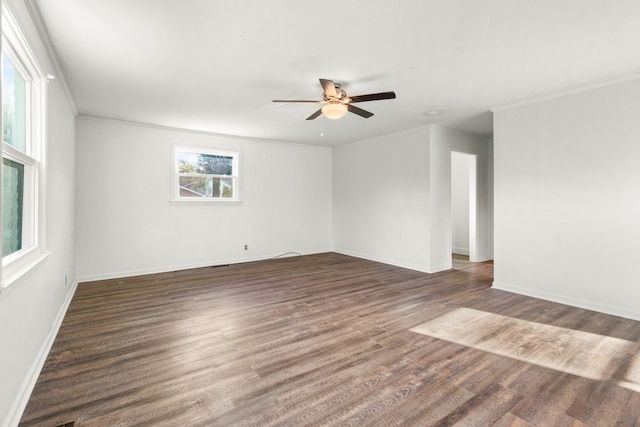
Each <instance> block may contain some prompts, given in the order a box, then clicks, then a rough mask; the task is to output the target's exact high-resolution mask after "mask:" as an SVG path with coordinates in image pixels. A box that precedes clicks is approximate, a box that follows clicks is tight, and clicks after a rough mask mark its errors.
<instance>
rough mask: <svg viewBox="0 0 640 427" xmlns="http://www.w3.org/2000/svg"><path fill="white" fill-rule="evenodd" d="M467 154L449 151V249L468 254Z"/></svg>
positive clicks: (469, 160) (469, 159)
mask: <svg viewBox="0 0 640 427" xmlns="http://www.w3.org/2000/svg"><path fill="white" fill-rule="evenodd" d="M471 161H474V162H475V160H474V159H473V157H472V156H471V155H469V154H464V153H459V152H456V151H454V152H452V153H451V251H452V252H453V253H454V254H461V255H469V178H470V177H469V168H470V164H469V163H470V162H471Z"/></svg>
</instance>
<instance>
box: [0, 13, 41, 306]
mask: <svg viewBox="0 0 640 427" xmlns="http://www.w3.org/2000/svg"><path fill="white" fill-rule="evenodd" d="M2 50H3V51H4V53H5V55H7V57H9V59H11V61H12V63H13V65H14V67H16V69H17V70H18V71H19V72H20V73H21V75H23V76H26V77H27V79H25V80H26V81H27V82H28V85H27V93H26V96H27V97H28V99H29V111H28V112H27V114H28V115H29V120H28V124H27V129H26V131H27V134H26V137H27V141H28V142H27V150H26V151H27V153H26V154H25V153H22V152H21V151H19V150H17V149H15V148H14V147H12V146H10V145H9V144H5V143H4V141H3V142H2V145H3V147H2V148H3V157H7V158H9V159H12V160H18V162H19V163H24V164H26V165H28V166H29V167H28V168H25V178H24V179H25V194H24V205H23V223H28V224H29V225H30V226H29V227H28V229H27V228H23V242H25V243H26V244H24V245H23V247H22V249H20V250H19V251H16V252H14V253H12V254H10V255H8V256H6V257H5V256H3V257H2V268H1V271H0V273H1V276H2V280H1V282H0V293H2V290H3V289H6V288H8V287H9V286H10V285H12V284H13V283H14V282H16V281H17V280H19V279H20V278H21V277H22V276H24V275H26V274H28V273H29V272H30V271H32V270H33V269H34V268H35V267H36V266H37V265H38V264H40V263H41V262H42V261H43V260H44V259H46V258H47V257H48V255H49V252H48V251H47V250H46V245H45V231H44V224H45V219H44V200H45V198H44V187H45V182H44V167H45V165H44V159H45V158H46V149H45V147H46V104H47V90H46V88H47V82H48V80H47V78H46V73H44V71H43V70H42V69H41V68H40V66H39V65H38V61H37V60H36V57H35V54H34V53H33V51H32V50H31V48H30V47H29V45H28V43H27V41H26V38H25V36H24V33H23V32H22V30H21V29H20V26H19V24H18V22H17V21H16V19H15V18H14V15H13V13H12V12H11V10H10V9H9V7H8V5H7V4H6V3H4V2H2ZM27 169H29V170H30V172H29V173H27ZM28 180H31V182H28ZM1 182H2V176H1V175H0V184H1ZM0 188H1V186H0ZM0 200H1V199H0Z"/></svg>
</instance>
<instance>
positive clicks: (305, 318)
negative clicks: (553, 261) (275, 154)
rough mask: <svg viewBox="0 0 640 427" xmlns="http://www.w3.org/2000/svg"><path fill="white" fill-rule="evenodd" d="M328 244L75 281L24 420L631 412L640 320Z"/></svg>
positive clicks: (194, 421)
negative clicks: (320, 250)
mask: <svg viewBox="0 0 640 427" xmlns="http://www.w3.org/2000/svg"><path fill="white" fill-rule="evenodd" d="M454 265H455V268H456V269H454V270H449V271H446V272H442V273H438V274H424V273H419V272H415V271H411V270H406V269H402V268H398V267H393V266H388V265H384V264H379V263H375V262H370V261H365V260H361V259H357V258H352V257H347V256H343V255H339V254H333V253H328V254H319V255H311V256H303V257H293V258H282V259H275V260H269V261H262V262H254V263H247V264H239V265H231V266H225V267H216V268H201V269H195V270H189V271H181V272H176V273H165V274H157V275H149V276H142V277H135V278H126V279H118V280H109V281H102V282H93V283H85V284H81V285H79V286H78V289H77V291H76V294H75V296H74V298H73V300H72V302H71V305H70V307H69V310H68V312H67V315H66V317H65V319H64V322H63V324H62V326H61V329H60V332H59V334H58V336H57V338H56V341H55V343H54V345H53V348H52V350H51V353H50V354H49V356H48V359H47V361H46V363H45V366H44V368H43V371H42V373H41V375H40V377H39V379H38V382H37V384H36V386H35V389H34V392H33V394H32V396H31V399H30V401H29V403H28V405H27V408H26V411H25V413H24V415H23V418H22V421H21V423H20V425H21V426H48V427H51V426H59V425H62V424H64V423H70V422H73V421H76V423H75V425H76V426H276V425H277V426H351V425H373V426H397V425H416V426H449V425H460V426H553V427H557V426H598V427H601V426H640V322H635V321H631V320H627V319H622V318H618V317H614V316H609V315H605V314H600V313H596V312H591V311H587V310H582V309H578V308H573V307H568V306H564V305H561V304H555V303H550V302H545V301H541V300H537V299H534V298H527V297H523V296H519V295H515V294H511V293H508V292H503V291H499V290H495V289H491V287H490V286H491V280H492V274H493V266H492V264H491V263H480V264H473V263H468V262H464V261H460V260H457V261H456V263H455V264H454Z"/></svg>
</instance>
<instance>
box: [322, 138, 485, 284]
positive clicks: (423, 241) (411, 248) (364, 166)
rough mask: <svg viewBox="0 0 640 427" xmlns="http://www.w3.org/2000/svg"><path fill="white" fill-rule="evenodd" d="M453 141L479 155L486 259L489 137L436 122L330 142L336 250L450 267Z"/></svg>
mask: <svg viewBox="0 0 640 427" xmlns="http://www.w3.org/2000/svg"><path fill="white" fill-rule="evenodd" d="M454 149H455V150H457V151H463V152H467V153H470V154H476V155H477V157H478V159H479V160H478V168H477V169H478V176H479V179H478V191H477V194H478V212H479V213H478V224H480V227H479V228H481V232H479V233H478V236H479V242H480V243H479V244H478V245H479V246H481V247H480V250H479V254H480V255H479V256H481V257H482V259H481V260H484V259H490V243H489V241H488V239H489V234H490V230H489V229H488V226H489V211H488V209H489V205H490V202H489V200H488V197H489V182H490V178H489V177H490V172H489V166H488V165H489V162H488V160H489V154H488V153H489V151H488V150H489V141H488V140H487V139H485V138H481V137H476V136H473V135H468V134H464V133H460V132H455V131H451V130H449V129H446V128H442V127H437V126H425V127H421V128H416V129H411V130H407V131H402V132H397V133H394V134H390V135H384V136H380V137H377V138H372V139H369V140H365V141H360V142H357V143H353V144H347V145H343V146H339V147H335V148H334V150H333V171H334V172H333V209H334V210H333V236H334V238H333V241H334V249H335V251H337V252H341V253H345V254H349V255H354V256H358V257H362V258H367V259H371V260H375V261H380V262H385V263H388V264H393V265H398V266H401V267H407V268H412V269H414V270H419V271H425V272H435V271H441V270H446V269H448V268H451V233H450V230H451V211H450V205H451V200H450V195H451V191H450V181H451V151H452V150H454Z"/></svg>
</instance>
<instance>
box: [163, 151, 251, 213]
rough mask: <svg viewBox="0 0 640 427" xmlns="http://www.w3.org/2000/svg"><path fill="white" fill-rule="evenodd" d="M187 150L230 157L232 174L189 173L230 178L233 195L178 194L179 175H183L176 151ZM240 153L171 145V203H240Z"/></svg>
mask: <svg viewBox="0 0 640 427" xmlns="http://www.w3.org/2000/svg"><path fill="white" fill-rule="evenodd" d="M181 152H187V153H195V154H207V155H213V156H225V157H232V158H233V163H232V175H230V176H229V175H213V174H189V175H192V176H203V177H212V178H230V179H232V182H233V190H232V191H233V197H182V196H180V176H185V174H181V173H180V172H179V171H178V166H179V164H178V153H181ZM240 157H241V153H240V152H239V151H230V150H223V149H217V148H212V147H204V146H194V145H181V144H172V145H171V192H170V199H169V202H170V204H172V205H227V206H229V205H239V204H242V198H241V194H242V193H241V191H240V189H241V181H242V178H241V174H240V172H241V170H242V169H241V165H240V163H241V160H240Z"/></svg>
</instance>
